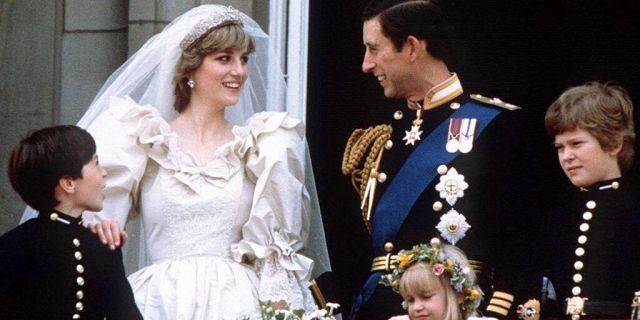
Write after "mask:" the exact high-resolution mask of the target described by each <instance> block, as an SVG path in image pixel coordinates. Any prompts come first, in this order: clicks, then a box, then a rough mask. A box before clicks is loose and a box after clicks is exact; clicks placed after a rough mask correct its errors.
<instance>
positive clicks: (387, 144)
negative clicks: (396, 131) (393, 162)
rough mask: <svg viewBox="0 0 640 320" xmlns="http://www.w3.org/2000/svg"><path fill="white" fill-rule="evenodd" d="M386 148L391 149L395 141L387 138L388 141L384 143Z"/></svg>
mask: <svg viewBox="0 0 640 320" xmlns="http://www.w3.org/2000/svg"><path fill="white" fill-rule="evenodd" d="M384 148H385V149H387V150H391V148H393V141H391V140H387V142H386V143H385V144H384Z"/></svg>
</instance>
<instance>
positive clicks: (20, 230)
mask: <svg viewBox="0 0 640 320" xmlns="http://www.w3.org/2000/svg"><path fill="white" fill-rule="evenodd" d="M51 213H55V214H56V215H57V219H56V220H55V221H54V220H53V219H52V218H51V214H50V213H48V212H47V213H41V214H40V215H39V217H37V218H35V219H31V220H29V221H27V222H25V223H24V224H22V225H20V226H18V227H17V228H15V229H13V230H11V231H9V232H7V233H6V234H4V235H3V236H2V237H0V319H31V320H33V319H66V320H68V319H105V318H106V319H124V320H131V319H142V316H141V314H140V312H139V311H138V308H137V307H136V305H135V301H134V298H133V293H132V291H131V287H130V285H129V282H128V281H127V279H126V277H125V274H124V268H123V265H122V252H121V251H120V249H117V250H115V251H112V250H109V249H108V247H107V246H105V245H103V244H102V243H101V242H100V241H99V239H98V237H97V236H96V235H95V234H93V233H91V231H89V230H88V229H86V228H85V227H83V226H82V224H81V218H73V217H71V216H68V215H65V214H63V213H60V212H54V211H51ZM55 217H56V216H54V218H55Z"/></svg>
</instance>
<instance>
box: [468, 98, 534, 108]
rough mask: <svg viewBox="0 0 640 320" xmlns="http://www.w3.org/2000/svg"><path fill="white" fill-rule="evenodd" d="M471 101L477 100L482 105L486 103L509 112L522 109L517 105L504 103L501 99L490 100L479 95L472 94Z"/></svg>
mask: <svg viewBox="0 0 640 320" xmlns="http://www.w3.org/2000/svg"><path fill="white" fill-rule="evenodd" d="M471 99H473V100H476V101H480V102H482V103H486V104H490V105H493V106H496V107H500V108H503V109H507V110H511V111H513V110H520V109H522V108H520V107H518V106H516V105H515V104H511V103H507V102H504V101H502V100H500V98H488V97H485V96H482V95H479V94H472V95H471Z"/></svg>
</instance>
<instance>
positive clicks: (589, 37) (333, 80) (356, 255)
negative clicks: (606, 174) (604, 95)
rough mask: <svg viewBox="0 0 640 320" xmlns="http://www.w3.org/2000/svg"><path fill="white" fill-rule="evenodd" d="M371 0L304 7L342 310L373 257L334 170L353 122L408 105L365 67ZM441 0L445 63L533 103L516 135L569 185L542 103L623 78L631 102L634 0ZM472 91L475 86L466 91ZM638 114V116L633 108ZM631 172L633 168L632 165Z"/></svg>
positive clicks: (636, 96)
mask: <svg viewBox="0 0 640 320" xmlns="http://www.w3.org/2000/svg"><path fill="white" fill-rule="evenodd" d="M367 2H368V1H353V0H348V1H345V0H316V1H311V8H310V27H309V35H310V36H309V41H310V43H309V88H308V102H307V103H308V108H307V114H308V116H307V117H308V118H307V126H308V127H307V136H308V140H309V144H310V148H311V152H312V158H313V165H314V171H315V174H316V182H317V186H318V193H319V197H320V204H321V207H322V209H323V217H324V223H325V230H326V233H327V241H328V246H329V252H330V255H331V259H332V265H333V269H334V271H335V272H334V276H333V277H332V278H331V279H330V280H327V281H325V282H326V283H329V284H330V286H329V287H328V288H327V289H326V290H327V291H329V296H330V300H331V299H334V300H338V301H337V302H340V303H341V304H343V308H342V311H343V312H347V311H348V302H349V301H350V300H349V298H348V296H350V295H351V294H352V293H353V292H354V290H358V289H359V288H357V286H358V285H357V284H361V283H362V282H363V281H364V278H362V277H364V276H366V274H359V273H361V272H360V271H362V270H364V271H365V272H366V270H367V269H368V268H369V267H370V262H371V261H362V260H366V259H362V257H361V254H360V252H361V250H360V247H361V246H366V245H370V242H369V241H368V235H367V234H366V231H365V229H364V226H363V223H362V221H361V218H360V214H359V210H358V207H357V204H358V196H357V194H356V192H355V191H354V190H353V188H352V186H351V182H350V178H347V177H344V176H342V174H341V172H340V170H341V169H340V167H341V161H342V152H343V150H344V146H345V144H346V141H347V139H348V137H349V135H350V133H351V132H352V131H353V129H355V128H365V127H368V126H372V125H377V124H380V123H381V122H380V119H387V120H386V122H385V123H391V121H392V120H391V119H392V118H391V117H392V114H393V112H394V111H395V110H397V109H398V108H397V107H400V106H403V105H404V104H405V102H404V101H399V100H395V101H394V100H389V99H386V98H385V97H384V95H383V91H382V89H381V88H380V87H379V85H378V83H377V81H376V80H375V79H374V77H373V76H371V75H369V74H367V75H365V74H363V73H362V71H361V63H362V57H363V54H364V46H363V45H362V22H361V19H360V15H361V12H362V9H363V7H364V5H365V4H366V3H367ZM440 2H441V3H443V5H444V7H445V10H446V11H447V12H448V14H449V17H450V19H451V22H452V24H453V26H454V28H455V39H454V43H455V47H456V49H457V50H456V52H457V57H456V60H455V61H454V62H453V63H449V68H450V70H451V71H454V72H457V73H458V75H459V76H460V79H461V81H462V85H463V87H464V86H465V83H474V84H481V87H482V92H477V93H481V94H483V95H485V96H495V97H500V98H501V99H502V100H504V101H508V102H510V103H513V104H516V105H519V106H521V107H523V108H526V109H528V110H530V111H532V113H533V116H532V117H531V121H532V122H533V124H534V125H535V124H536V123H537V125H539V130H540V134H534V135H532V137H531V141H522V143H523V144H526V143H548V144H549V148H548V152H547V153H545V154H541V155H540V161H545V162H546V163H548V164H549V166H550V168H549V176H548V177H541V179H546V180H547V181H551V183H552V184H553V185H551V186H549V193H557V192H562V191H561V190H563V189H568V188H570V185H569V183H568V182H567V179H566V178H564V176H563V174H562V172H561V171H560V169H559V166H558V165H557V160H556V158H555V151H554V150H553V148H552V147H551V139H550V138H548V137H546V136H545V135H544V133H543V130H544V124H543V118H544V112H545V110H546V108H547V107H548V106H549V104H550V103H551V102H553V100H555V98H557V97H558V96H559V95H560V93H562V91H563V90H564V89H565V88H567V87H569V86H574V85H580V84H583V83H585V82H587V81H592V80H598V81H613V82H615V83H617V84H619V85H621V86H623V87H624V88H626V89H627V90H628V91H629V93H630V95H631V97H632V100H633V101H634V104H635V105H636V106H637V104H638V103H639V101H640V72H639V71H638V68H639V62H640V53H638V50H639V49H640V31H639V30H640V1H638V0H573V1H560V0H546V1H544V0H522V1H519V0H511V1H508V0H498V1H485V0H476V1H440ZM470 93H476V92H465V94H470ZM635 118H636V123H638V112H637V111H636V112H635ZM513 130H518V128H513ZM636 131H637V130H636ZM508 134H509V132H505V135H508ZM636 145H638V144H636ZM636 149H637V150H639V149H638V148H637V147H636ZM514 152H517V150H514ZM636 162H637V161H636ZM636 167H637V166H636ZM632 174H633V175H634V176H637V169H634V171H633V172H632ZM554 181H556V182H557V183H555V182H554ZM523 192H526V190H523ZM367 249H368V248H367ZM325 287H326V284H325ZM323 289H324V288H323ZM331 291H333V292H331Z"/></svg>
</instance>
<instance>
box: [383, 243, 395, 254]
mask: <svg viewBox="0 0 640 320" xmlns="http://www.w3.org/2000/svg"><path fill="white" fill-rule="evenodd" d="M384 251H385V252H386V253H391V251H393V243H391V242H387V243H385V244H384Z"/></svg>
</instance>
